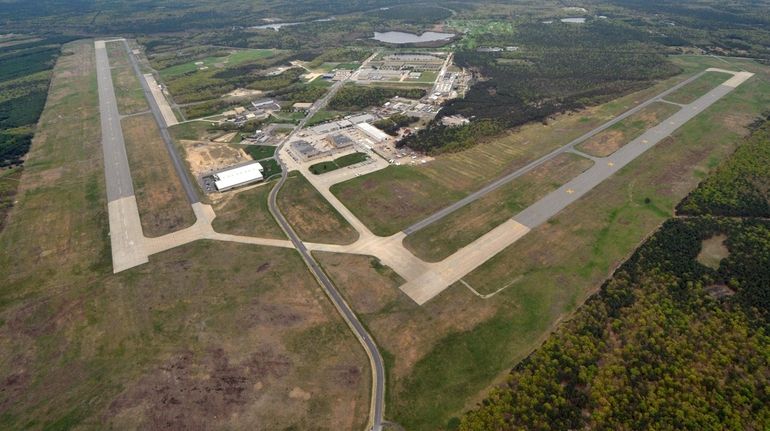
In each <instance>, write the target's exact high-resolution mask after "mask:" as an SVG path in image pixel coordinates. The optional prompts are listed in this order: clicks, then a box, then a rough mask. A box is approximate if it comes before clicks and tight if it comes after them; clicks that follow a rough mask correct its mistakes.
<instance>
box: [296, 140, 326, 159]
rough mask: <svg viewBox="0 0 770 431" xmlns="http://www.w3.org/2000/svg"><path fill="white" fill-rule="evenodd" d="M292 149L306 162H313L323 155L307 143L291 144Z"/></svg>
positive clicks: (297, 142)
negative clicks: (312, 160)
mask: <svg viewBox="0 0 770 431" xmlns="http://www.w3.org/2000/svg"><path fill="white" fill-rule="evenodd" d="M291 149H292V151H294V152H295V153H299V156H300V157H302V159H304V160H311V159H314V158H316V157H318V156H320V155H321V154H322V153H321V152H320V151H318V148H316V147H314V146H312V145H311V144H310V143H309V142H307V141H294V142H292V143H291Z"/></svg>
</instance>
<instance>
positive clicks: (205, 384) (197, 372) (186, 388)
mask: <svg viewBox="0 0 770 431" xmlns="http://www.w3.org/2000/svg"><path fill="white" fill-rule="evenodd" d="M291 366H292V364H291V362H290V360H289V358H287V357H286V356H283V355H280V354H276V353H275V352H272V351H270V350H265V351H260V352H259V353H256V354H254V355H253V356H252V357H251V358H250V360H249V361H246V362H244V363H240V364H233V363H231V362H230V360H229V359H228V357H227V356H226V355H225V353H224V352H223V351H222V350H221V349H217V350H214V351H209V352H206V353H205V354H203V355H195V354H193V353H192V352H182V353H178V354H176V355H174V356H173V357H172V358H171V359H170V360H169V361H167V362H166V363H165V364H163V365H161V366H160V367H158V368H157V370H156V371H155V372H153V373H151V374H150V375H148V376H145V377H144V378H143V379H142V380H141V381H140V382H139V383H138V384H137V385H135V386H134V387H133V388H132V389H131V390H129V391H128V392H125V393H124V394H121V396H119V397H118V398H117V399H116V400H115V401H113V402H112V404H111V405H110V408H109V411H110V413H111V414H112V415H115V414H117V413H118V412H120V411H121V410H124V409H130V408H134V407H137V406H139V405H142V404H144V405H146V408H145V411H144V424H143V426H144V427H146V428H148V429H168V430H176V429H178V430H189V429H206V428H209V427H210V426H211V424H212V423H214V422H216V421H217V420H218V419H220V418H226V417H227V416H229V415H230V414H231V413H232V412H234V411H236V410H238V409H240V408H242V407H243V406H244V405H245V404H246V403H247V401H249V400H250V399H251V398H252V397H253V396H254V395H255V394H254V392H256V390H257V388H258V387H259V385H258V384H263V382H264V381H265V380H269V379H272V378H280V377H283V376H285V375H286V374H287V373H288V371H289V369H290V368H291Z"/></svg>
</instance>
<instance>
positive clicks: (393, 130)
mask: <svg viewBox="0 0 770 431" xmlns="http://www.w3.org/2000/svg"><path fill="white" fill-rule="evenodd" d="M419 120H420V119H419V118H417V117H413V116H410V115H404V114H393V115H391V116H390V117H388V118H381V119H379V120H377V121H375V122H374V123H372V125H373V126H375V127H377V128H378V129H380V130H382V131H383V132H385V133H387V134H388V135H391V136H396V135H397V134H398V130H399V129H401V128H402V127H406V126H408V125H410V124H412V123H416V122H417V121H419Z"/></svg>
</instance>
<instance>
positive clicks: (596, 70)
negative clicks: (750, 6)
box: [402, 20, 679, 153]
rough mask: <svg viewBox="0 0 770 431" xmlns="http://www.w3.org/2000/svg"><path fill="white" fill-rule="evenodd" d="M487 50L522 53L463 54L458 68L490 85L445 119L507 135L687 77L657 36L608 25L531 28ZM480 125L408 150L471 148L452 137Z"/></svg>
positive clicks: (433, 130) (496, 40)
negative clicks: (481, 124) (465, 121)
mask: <svg viewBox="0 0 770 431" xmlns="http://www.w3.org/2000/svg"><path fill="white" fill-rule="evenodd" d="M479 45H480V46H518V47H519V48H520V49H519V50H518V51H512V52H506V51H503V52H499V53H487V52H477V51H476V50H462V51H458V52H457V53H456V54H455V62H456V63H457V64H458V65H459V66H461V67H465V68H468V69H469V70H473V71H476V73H477V75H478V76H479V77H481V78H482V79H481V80H479V82H477V83H476V84H475V85H473V87H471V89H470V90H469V91H468V93H467V94H466V96H465V97H464V98H462V99H457V100H454V101H451V102H449V103H448V104H447V106H445V107H444V108H443V109H442V111H441V113H440V116H446V115H456V114H459V115H462V116H464V117H466V118H471V119H474V120H473V121H472V122H471V124H472V123H473V122H478V121H479V120H487V121H488V122H494V123H496V124H497V127H498V128H499V129H506V128H511V127H515V126H518V125H521V124H524V123H527V122H530V121H542V120H545V119H546V118H548V117H549V116H551V115H554V114H557V113H561V112H567V111H572V110H577V109H581V108H583V107H585V106H589V105H594V104H598V103H602V102H605V101H608V100H611V99H614V98H616V97H619V96H621V95H623V94H626V93H629V92H631V91H635V90H639V89H642V88H645V87H647V86H649V85H651V84H652V83H653V82H654V81H655V80H657V79H661V78H665V77H668V76H671V75H673V74H675V73H677V72H678V71H679V70H678V69H677V68H676V67H675V66H673V65H672V64H670V63H669V62H668V61H667V60H666V58H665V57H664V56H662V55H660V54H658V53H657V52H656V51H657V49H658V48H657V45H656V44H655V41H654V37H652V36H650V35H648V34H646V33H644V32H642V31H639V30H636V29H634V28H632V27H629V26H627V25H624V24H616V23H610V22H605V21H603V20H595V21H592V22H589V23H586V24H583V25H573V24H564V23H560V22H558V21H557V22H554V23H552V24H543V23H540V22H536V23H524V24H521V25H519V26H517V27H516V31H515V32H513V33H510V34H509V33H501V34H490V35H483V36H481V37H479ZM438 121H440V118H437V119H436V122H438ZM472 127H473V126H472V125H465V126H460V127H458V129H466V131H465V132H463V131H462V130H460V131H452V130H448V129H447V128H445V127H440V126H436V125H433V126H432V127H430V128H428V130H427V131H425V132H423V133H421V134H419V135H418V136H417V137H415V138H412V139H410V140H407V141H404V142H403V143H402V145H408V146H410V147H412V148H415V149H419V150H422V151H430V152H434V153H436V152H441V151H447V150H456V149H462V148H466V147H467V146H469V145H472V144H473V142H472V141H468V140H463V141H454V140H452V137H453V136H459V137H464V136H465V135H466V134H467V133H469V132H470V129H471V128H472ZM484 129H485V130H488V131H490V132H493V133H494V130H493V129H492V128H488V127H485V128H484ZM434 134H435V136H432V135H434ZM480 137H483V136H480Z"/></svg>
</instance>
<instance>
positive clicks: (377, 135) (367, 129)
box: [356, 123, 388, 142]
mask: <svg viewBox="0 0 770 431" xmlns="http://www.w3.org/2000/svg"><path fill="white" fill-rule="evenodd" d="M356 128H357V129H358V130H360V131H362V132H364V133H365V134H366V135H367V136H369V137H370V138H372V139H374V142H382V141H384V140H386V139H388V134H387V133H385V132H383V131H382V130H380V129H378V128H376V127H374V126H372V125H371V124H369V123H358V124H356Z"/></svg>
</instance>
